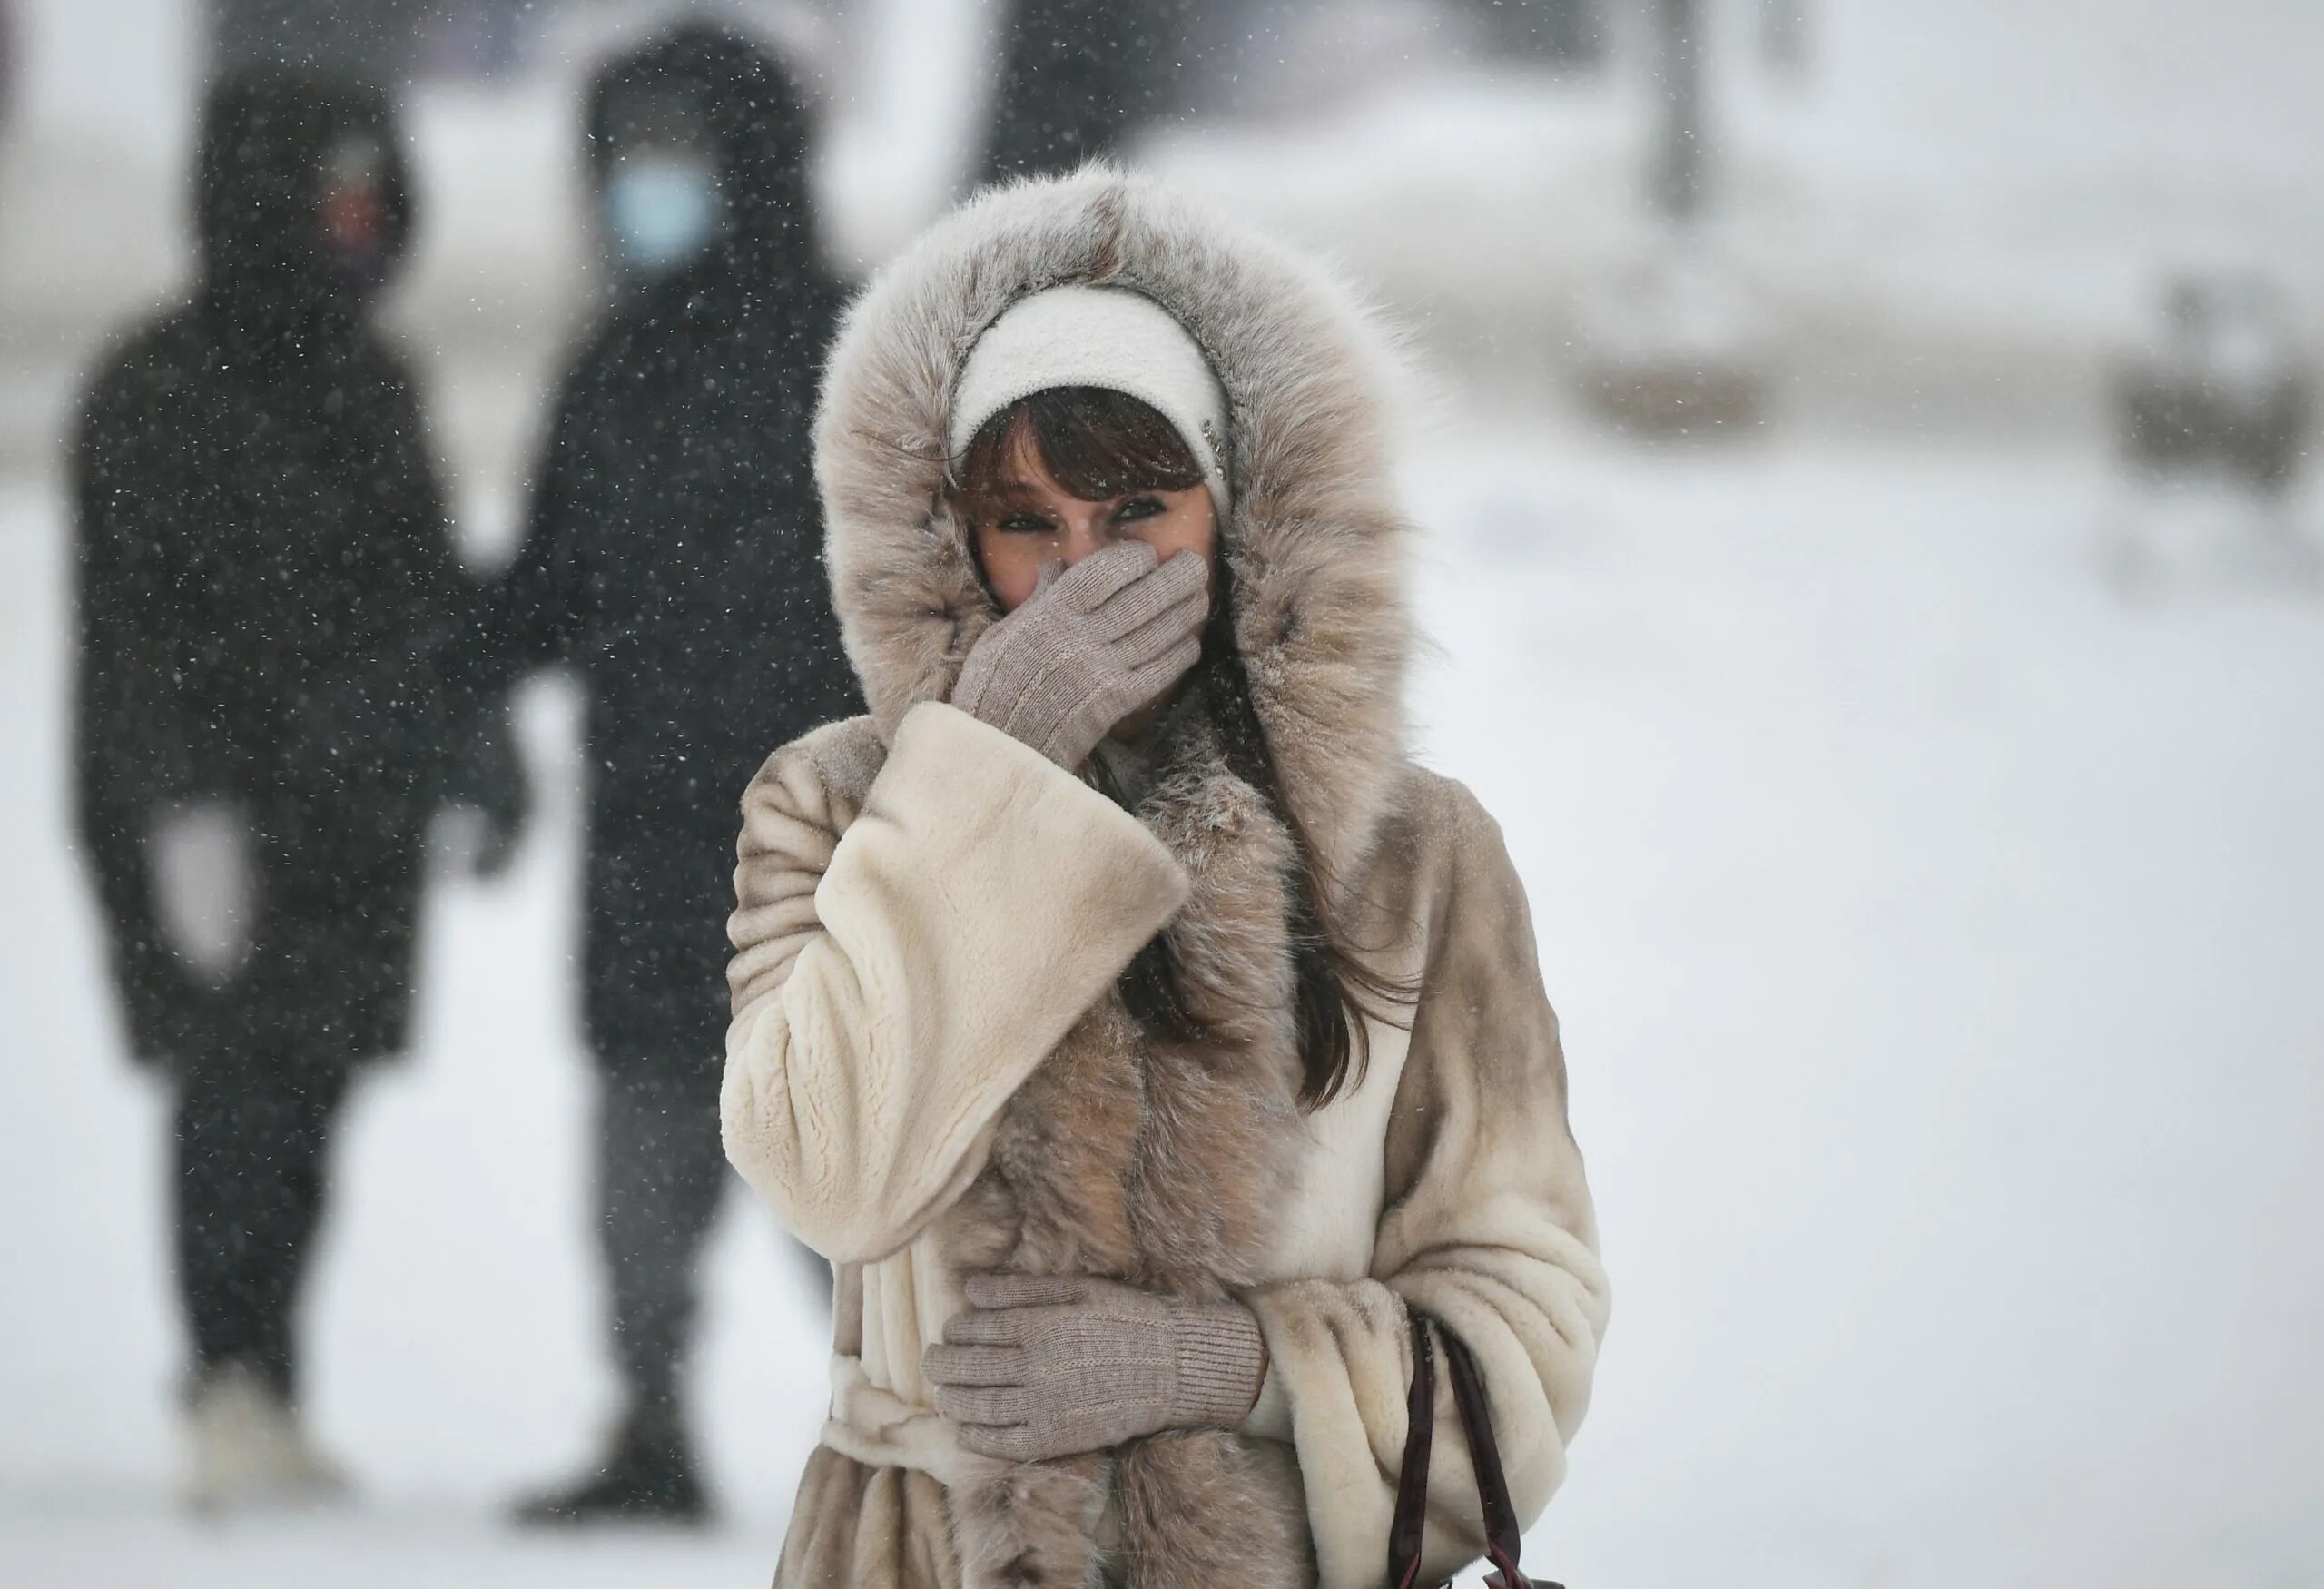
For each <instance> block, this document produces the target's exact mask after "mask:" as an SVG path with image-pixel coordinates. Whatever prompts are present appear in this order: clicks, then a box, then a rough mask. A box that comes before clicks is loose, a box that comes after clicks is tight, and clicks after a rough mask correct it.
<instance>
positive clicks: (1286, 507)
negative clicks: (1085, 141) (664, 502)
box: [815, 164, 1413, 879]
mask: <svg viewBox="0 0 2324 1589" xmlns="http://www.w3.org/2000/svg"><path fill="white" fill-rule="evenodd" d="M1077 281H1078V282H1092V283H1100V282H1102V283H1111V284H1115V285H1120V286H1128V287H1133V288H1136V289H1137V290H1138V291H1143V292H1145V293H1146V294H1147V296H1149V297H1151V298H1153V299H1154V300H1155V301H1157V302H1159V303H1160V304H1161V305H1162V306H1163V307H1164V308H1166V309H1167V310H1168V311H1170V312H1171V313H1173V314H1174V315H1176V316H1177V319H1178V321H1179V322H1180V323H1181V324H1183V325H1184V326H1185V327H1186V328H1187V331H1190V332H1191V333H1192V334H1193V335H1194V337H1195V339H1196V341H1197V342H1199V343H1200V344H1201V345H1202V347H1203V349H1204V350H1205V351H1206V353H1207V354H1208V356H1209V358H1210V361H1211V364H1212V367H1213V368H1214V369H1215V370H1216V371H1217V373H1218V377H1219V380H1220V381H1221V383H1222V384H1223V385H1224V386H1225V388H1226V397H1227V404H1228V410H1229V414H1230V421H1229V423H1230V429H1231V432H1232V433H1231V435H1230V436H1229V437H1228V438H1227V451H1228V455H1229V468H1230V469H1231V471H1232V474H1233V479H1234V495H1235V507H1234V512H1233V515H1232V517H1231V518H1230V519H1229V521H1228V523H1227V525H1226V530H1225V542H1226V554H1227V556H1228V558H1230V559H1231V560H1232V563H1233V570H1234V576H1235V588H1236V614H1235V621H1236V636H1237V638H1238V641H1239V644H1240V646H1241V647H1242V651H1243V656H1244V662H1245V666H1246V668H1247V669H1248V671H1249V674H1250V678H1251V685H1252V690H1253V694H1254V696H1255V698H1256V704H1257V706H1258V711H1259V716H1260V719H1261V722H1262V723H1263V725H1265V730H1266V734H1267V738H1268V743H1269V745H1271V747H1272V748H1273V750H1274V753H1275V759H1276V762H1277V765H1278V768H1279V771H1280V775H1281V780H1282V784H1283V786H1284V791H1285V797H1286V798H1287V799H1288V800H1289V802H1290V804H1291V806H1292V809H1293V812H1294V814H1295V815H1296V816H1297V818H1298V820H1299V822H1300V824H1301V825H1302V827H1303V828H1305V831H1306V834H1307V837H1308V840H1309V842H1310V844H1311V845H1312V847H1313V849H1314V852H1315V860H1316V861H1317V862H1318V863H1320V864H1321V865H1322V867H1323V869H1324V875H1325V876H1327V877H1331V878H1334V879H1344V878H1347V877H1351V876H1353V875H1354V873H1355V872H1356V871H1357V869H1358V864H1359V863H1360V862H1361V861H1362V860H1363V858H1364V855H1365V854H1366V853H1367V852H1368V851H1369V849H1370V847H1371V844H1372V842H1373V839H1374V834H1375V833H1376V831H1377V829H1378V826H1379V824H1380V822H1381V820H1382V818H1383V817H1384V815H1385V814H1386V812H1387V809H1388V806H1389V804H1390V801H1391V799H1392V796H1393V790H1394V788H1395V785H1396V773H1397V769H1398V767H1399V766H1400V765H1401V764H1402V762H1403V747H1404V724H1403V676H1404V671H1405V667H1406V663H1407V658H1408V656H1409V655H1410V653H1411V651H1412V648H1413V631H1412V623H1411V619H1410V617H1409V614H1408V611H1407V607H1406V587H1407V584H1408V577H1407V570H1406V551H1405V543H1406V540H1407V538H1408V536H1407V526H1406V523H1405V520H1404V518H1403V514H1402V512H1401V511H1400V510H1399V508H1398V507H1397V505H1396V501H1395V495H1394V491H1393V487H1392V485H1391V469H1392V459H1391V457H1390V449H1389V441H1390V422H1389V397H1390V393H1391V390H1392V389H1393V386H1394V385H1395V380H1396V369H1397V360H1395V358H1394V356H1393V350H1392V348H1391V345H1390V343H1389V341H1388V339H1387V338H1386V337H1385V336H1384V334H1383V332H1382V331H1380V329H1379V328H1378V327H1377V326H1376V325H1375V324H1374V322H1373V321H1372V319H1371V318H1370V316H1369V315H1368V314H1367V313H1366V312H1365V311H1364V309H1363V308H1362V307H1361V306H1360V305H1359V304H1358V303H1357V301H1356V300H1355V299H1354V296H1353V294H1351V293H1350V292H1349V291H1347V290H1346V289H1345V288H1344V286H1342V285H1341V284H1340V283H1339V282H1338V281H1335V280H1334V278H1333V277H1332V276H1330V275H1329V274H1328V273H1326V272H1324V271H1322V270H1321V269H1320V268H1318V267H1317V266H1316V265H1315V264H1314V263H1312V262H1307V261H1305V260H1302V259H1299V258H1297V257H1296V256H1295V255H1293V254H1292V253H1291V252H1288V251H1286V250H1285V249H1282V248H1280V247H1279V246H1277V245H1275V244H1274V243H1272V242H1267V241H1265V239H1262V238H1259V237H1256V236H1254V235H1252V234H1251V233H1249V232H1245V231H1243V230H1242V229H1240V228H1239V227H1236V226H1235V225H1232V224H1230V223H1228V222H1226V221H1224V220H1222V219H1221V218H1219V217H1218V216H1216V215H1215V214H1213V213H1211V212H1208V211H1207V210H1206V209H1203V208H1201V207H1199V206H1197V205H1196V204H1194V203H1191V202H1187V200H1185V199H1184V198H1182V197H1180V196H1178V195H1177V194H1174V193H1172V192H1169V191H1168V190H1167V189H1165V188H1162V187H1160V186H1158V185H1157V184H1155V183H1151V182H1148V181H1145V180H1142V179H1139V178H1135V177H1130V176H1127V175H1125V174H1123V173H1121V172H1119V171H1118V170H1116V169H1114V168H1112V167H1110V166H1108V165H1104V164H1092V165H1089V166H1086V167H1084V168H1083V169H1082V170H1081V171H1079V172H1078V173H1074V174H1072V175H1070V176H1066V177H1062V178H1053V179H1046V180H1038V181H1029V182H1023V183H1017V184H1014V185H1011V186H1008V187H1002V188H996V189H993V190H990V191H988V192H985V193H983V194H982V195H980V197H978V198H977V199H975V200H974V201H972V202H970V203H968V204H967V205H964V206H963V207H962V208H960V210H958V211H956V212H954V213H953V214H951V215H950V217H948V218H947V219H945V220H944V221H942V222H940V223H939V224H938V225H936V226H935V227H934V228H932V229H931V231H930V232H927V233H926V234H925V235H924V236H923V237H922V238H921V241H920V242H918V243H917V244H916V245H915V246H914V247H913V248H912V249H911V251H909V252H906V253H905V254H904V255H903V256H902V257H901V258H900V259H898V260H896V261H895V262H892V263H891V264H890V265H889V266H888V267H887V268H886V269H885V270H883V271H881V273H880V275H879V277H878V278H877V279H876V280H875V281H873V282H872V285H871V286H870V287H869V288H868V289H867V290H866V291H864V293H863V294H862V297H861V298H860V299H858V300H857V301H856V302H855V304H854V305H853V307H852V309H851V310H850V311H849V312H848V315H847V317H846V320H845V321H844V322H843V324H842V328H841V331H840V334H839V338H838V340H837V341H836V342H835V344H834V345H833V348H832V356H831V361H830V365H829V368H828V370H827V371H826V373H825V377H824V384H823V392H822V407H821V411H820V413H819V415H818V418H817V421H816V433H815V468H816V476H817V479H818V481H819V482H820V484H821V487H822V498H823V511H824V518H825V522H826V524H827V525H828V527H829V531H828V533H829V561H830V565H831V570H832V587H833V599H834V604H835V606H836V607H837V608H838V611H839V615H840V621H841V627H842V633H843V636H844V637H845V641H846V646H847V651H848V656H849V657H850V659H851V660H852V662H853V663H854V666H855V670H856V672H857V674H858V676H860V677H861V678H862V681H863V686H864V691H865V694H866V696H868V697H869V699H870V702H871V706H872V713H873V715H874V716H875V717H876V718H877V719H878V722H879V725H880V730H881V735H882V736H883V737H884V736H886V735H891V734H892V733H893V732H894V729H895V726H896V724H897V723H898V722H899V721H900V720H901V718H902V716H903V715H904V713H905V711H906V710H907V709H908V708H910V707H911V706H913V705H914V704H916V703H918V702H921V701H926V700H940V699H942V698H944V697H945V696H947V695H949V694H950V689H951V686H952V682H953V679H954V678H955V676H957V675H958V673H959V670H960V663H961V660H962V659H963V658H964V657H965V656H966V655H967V653H968V648H969V646H970V645H972V644H973V643H974V642H975V640H976V639H977V637H978V636H980V634H982V633H983V631H984V628H985V627H986V626H987V625H988V624H990V623H991V622H992V621H993V619H994V618H995V617H997V616H998V615H997V613H995V611H994V610H993V607H992V604H991V602H990V599H989V598H988V597H986V595H985V593H984V590H983V587H982V586H981V585H980V583H979V581H978V579H977V577H976V570H975V568H974V565H973V564H972V562H971V561H970V555H969V551H968V548H967V545H966V542H965V540H964V538H963V531H962V528H961V527H960V525H959V524H957V523H955V522H954V521H953V520H952V518H951V517H950V514H949V513H948V512H947V511H946V510H945V508H944V507H943V503H942V490H941V487H942V480H943V472H944V461H943V450H944V438H945V436H946V434H947V429H948V426H947V420H948V419H949V417H950V415H949V410H950V402H951V393H952V388H953V384H954V381H955V380H956V379H957V377H958V374H959V370H960V363H961V360H963V359H964V358H965V357H966V355H967V353H968V350H969V349H970V347H971V346H972V345H973V344H974V343H975V341H976V339H977V337H978V336H979V335H980V333H981V332H982V331H983V330H984V328H985V327H986V326H988V325H990V323H991V322H992V321H993V320H994V319H996V318H997V317H998V316H999V315H1000V313H1001V311H1004V310H1006V309H1007V308H1008V307H1009V305H1010V304H1012V303H1014V302H1015V301H1017V300H1018V299H1019V298H1021V297H1023V296H1024V295H1025V294H1027V293H1029V292H1031V291H1038V290H1039V289H1042V288H1045V287H1050V286H1055V285H1058V284H1060V283H1064V282H1077Z"/></svg>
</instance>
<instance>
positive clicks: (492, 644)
mask: <svg viewBox="0 0 2324 1589" xmlns="http://www.w3.org/2000/svg"><path fill="white" fill-rule="evenodd" d="M588 368H589V364H588V360H587V358H586V356H585V359H584V360H583V363H582V365H581V366H580V367H578V368H576V370H575V371H574V372H573V373H572V374H570V375H568V376H567V378H566V383H565V388H564V390H563V391H562V392H561V393H560V395H559V397H558V400H557V405H556V414H555V416H554V417H553V418H552V419H551V420H550V422H549V434H548V441H547V445H546V446H545V447H544V448H543V449H542V454H541V463H540V472H539V473H538V475H537V477H536V478H535V479H534V480H533V484H532V494H531V496H530V497H529V498H528V499H527V502H526V506H525V526H524V534H523V536H522V537H521V538H519V540H518V541H517V551H516V555H515V556H514V557H513V558H510V559H509V563H508V567H507V569H506V570H505V571H503V572H502V574H501V575H500V577H498V578H497V579H493V580H491V581H489V582H487V584H486V585H485V586H484V587H483V588H482V590H481V591H480V592H478V596H477V598H476V613H475V618H474V622H473V623H472V624H471V626H470V627H469V629H468V635H467V637H466V643H465V647H464V654H463V656H461V658H460V666H459V671H460V675H461V676H462V678H463V681H464V683H465V684H466V686H467V687H468V690H469V692H470V693H471V694H472V695H473V696H477V697H479V698H492V697H495V696H497V693H498V692H499V691H500V690H501V689H503V688H505V687H506V686H507V684H508V682H509V681H510V679H511V678H512V677H514V676H516V675H517V674H519V673H521V672H523V671H524V670H525V669H527V668H529V667H537V666H545V665H547V664H551V663H558V662H569V661H571V660H573V658H574V656H576V653H578V652H579V651H580V650H582V649H583V648H584V647H585V646H586V643H587V637H588V635H589V634H590V633H591V632H592V631H593V630H594V629H595V628H596V626H597V622H598V616H597V612H596V603H595V601H594V599H593V598H594V595H595V592H594V591H593V589H592V588H591V582H590V579H589V575H588V569H587V567H586V553H585V548H584V547H583V545H582V538H583V532H584V529H585V528H586V527H585V526H584V525H583V524H582V522H581V516H580V514H579V512H578V511H577V510H576V496H577V495H579V494H580V492H581V490H582V489H584V487H585V486H586V480H585V479H583V476H584V474H585V472H586V469H588V467H589V466H588V463H587V461H586V447H585V446H584V445H583V436H584V433H585V432H586V429H587V428H588V424H589V419H590V415H589V412H588V407H587V403H586V396H585V391H586V387H585V377H586V371H587V370H588Z"/></svg>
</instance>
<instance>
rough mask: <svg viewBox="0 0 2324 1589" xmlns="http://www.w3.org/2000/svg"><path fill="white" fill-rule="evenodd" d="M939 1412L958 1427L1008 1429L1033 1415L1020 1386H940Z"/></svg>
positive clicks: (1027, 1398)
mask: <svg viewBox="0 0 2324 1589" xmlns="http://www.w3.org/2000/svg"><path fill="white" fill-rule="evenodd" d="M934 1390H935V1394H936V1410H937V1411H938V1412H940V1413H941V1414H943V1415H944V1416H945V1417H946V1418H948V1419H949V1420H950V1421H951V1422H953V1423H955V1424H980V1425H983V1426H985V1427H987V1428H1006V1427H1008V1426H1011V1425H1016V1424H1021V1423H1023V1422H1024V1421H1025V1420H1026V1419H1027V1417H1029V1416H1030V1415H1031V1398H1030V1397H1028V1396H1027V1395H1026V1393H1025V1388H1024V1387H1023V1386H1020V1385H939V1386H936V1387H934Z"/></svg>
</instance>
